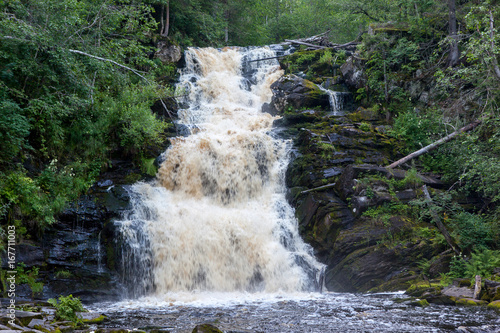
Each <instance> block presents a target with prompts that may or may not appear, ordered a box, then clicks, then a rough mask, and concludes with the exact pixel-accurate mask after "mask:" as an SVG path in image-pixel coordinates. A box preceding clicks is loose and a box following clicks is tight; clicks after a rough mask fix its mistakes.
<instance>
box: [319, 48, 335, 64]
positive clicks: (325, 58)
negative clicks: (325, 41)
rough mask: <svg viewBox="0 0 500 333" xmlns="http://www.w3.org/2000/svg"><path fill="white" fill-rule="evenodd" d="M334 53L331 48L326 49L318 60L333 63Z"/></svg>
mask: <svg viewBox="0 0 500 333" xmlns="http://www.w3.org/2000/svg"><path fill="white" fill-rule="evenodd" d="M333 60H334V59H333V55H332V52H331V51H330V50H326V51H325V52H324V53H323V54H322V55H321V56H320V57H319V60H318V62H319V63H320V64H328V65H331V64H332V63H333Z"/></svg>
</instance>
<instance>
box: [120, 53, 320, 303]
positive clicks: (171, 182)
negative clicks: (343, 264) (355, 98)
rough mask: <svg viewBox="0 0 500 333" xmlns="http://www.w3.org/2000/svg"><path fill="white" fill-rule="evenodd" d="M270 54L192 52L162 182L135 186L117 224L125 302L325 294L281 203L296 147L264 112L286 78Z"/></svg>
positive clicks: (308, 249)
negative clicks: (179, 129)
mask: <svg viewBox="0 0 500 333" xmlns="http://www.w3.org/2000/svg"><path fill="white" fill-rule="evenodd" d="M274 55H275V52H274V51H273V50H271V49H270V48H268V47H264V48H225V49H222V50H217V49H213V48H203V49H195V48H190V49H188V50H187V51H186V53H185V58H186V67H185V69H184V70H183V71H182V72H181V76H180V79H179V84H178V86H177V89H178V91H179V93H180V94H182V95H184V96H185V99H184V101H182V103H181V105H183V106H184V107H185V108H184V109H183V110H180V111H179V112H178V114H179V118H180V119H179V124H181V125H182V126H185V127H186V128H188V129H189V132H190V135H188V136H186V137H177V138H174V139H172V140H171V146H170V147H169V148H168V149H167V151H166V152H165V153H164V156H165V160H164V162H163V164H162V165H161V167H160V169H159V171H158V174H157V178H156V180H155V181H154V182H151V183H137V184H135V185H133V186H132V188H131V193H132V198H133V200H132V204H133V209H132V210H131V211H130V212H129V213H128V214H127V215H126V216H125V217H124V218H123V219H122V220H121V221H118V222H117V223H119V225H120V230H121V233H122V238H123V240H122V243H123V245H122V252H123V254H122V257H123V259H122V273H123V276H124V282H125V283H126V284H128V285H129V286H130V287H129V288H130V289H132V291H130V293H129V295H132V296H138V295H141V294H146V293H154V294H157V295H161V294H166V293H168V292H176V291H198V290H201V291H222V292H226V291H227V292H233V291H262V292H276V291H284V292H295V291H312V290H318V289H319V288H320V282H319V280H320V276H321V274H322V270H323V265H321V264H319V263H318V262H317V261H316V260H315V259H314V256H313V254H312V249H311V247H310V246H308V245H307V244H305V243H304V242H303V241H302V239H301V238H300V236H299V234H298V225H297V221H296V219H295V217H294V211H293V208H292V207H291V206H290V205H289V204H288V202H287V200H286V198H285V193H286V188H285V185H284V173H285V170H286V167H287V164H288V156H289V149H290V148H291V147H290V142H287V141H283V140H281V139H277V138H275V137H273V135H272V123H273V121H274V120H275V118H274V117H272V116H271V115H269V114H266V113H262V112H261V106H262V104H263V103H264V102H269V101H270V100H271V97H272V93H271V89H270V85H271V83H273V82H274V81H275V80H277V79H278V78H279V77H280V76H281V75H282V74H283V72H282V71H281V69H280V68H279V65H278V63H277V62H276V60H273V59H272V60H262V61H251V60H256V59H263V58H270V57H272V56H274Z"/></svg>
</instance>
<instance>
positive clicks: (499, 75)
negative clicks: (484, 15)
mask: <svg viewBox="0 0 500 333" xmlns="http://www.w3.org/2000/svg"><path fill="white" fill-rule="evenodd" d="M494 29H495V24H494V21H493V13H492V12H491V10H490V43H491V54H490V57H491V58H492V61H493V70H494V71H495V75H496V77H497V79H499V80H500V68H499V67H498V61H497V56H496V54H495V40H494V37H495V35H494V33H493V32H494Z"/></svg>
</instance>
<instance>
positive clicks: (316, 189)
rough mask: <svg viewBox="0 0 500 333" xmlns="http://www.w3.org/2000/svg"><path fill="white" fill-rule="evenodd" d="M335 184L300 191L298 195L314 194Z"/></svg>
mask: <svg viewBox="0 0 500 333" xmlns="http://www.w3.org/2000/svg"><path fill="white" fill-rule="evenodd" d="M335 184H336V183H331V184H326V185H323V186H319V187H315V188H312V189H309V190H305V191H302V192H300V194H305V193H309V192H314V191H321V190H326V189H328V188H332V187H335Z"/></svg>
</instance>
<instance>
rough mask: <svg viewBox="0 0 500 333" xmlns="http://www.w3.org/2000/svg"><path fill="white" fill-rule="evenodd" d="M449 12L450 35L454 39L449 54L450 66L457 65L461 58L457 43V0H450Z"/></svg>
mask: <svg viewBox="0 0 500 333" xmlns="http://www.w3.org/2000/svg"><path fill="white" fill-rule="evenodd" d="M448 12H449V19H448V23H449V30H450V37H451V39H452V41H451V45H450V54H449V56H448V66H451V67H453V66H455V65H457V64H458V60H459V59H460V51H459V50H458V43H457V39H456V38H457V14H456V4H455V0H448Z"/></svg>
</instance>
